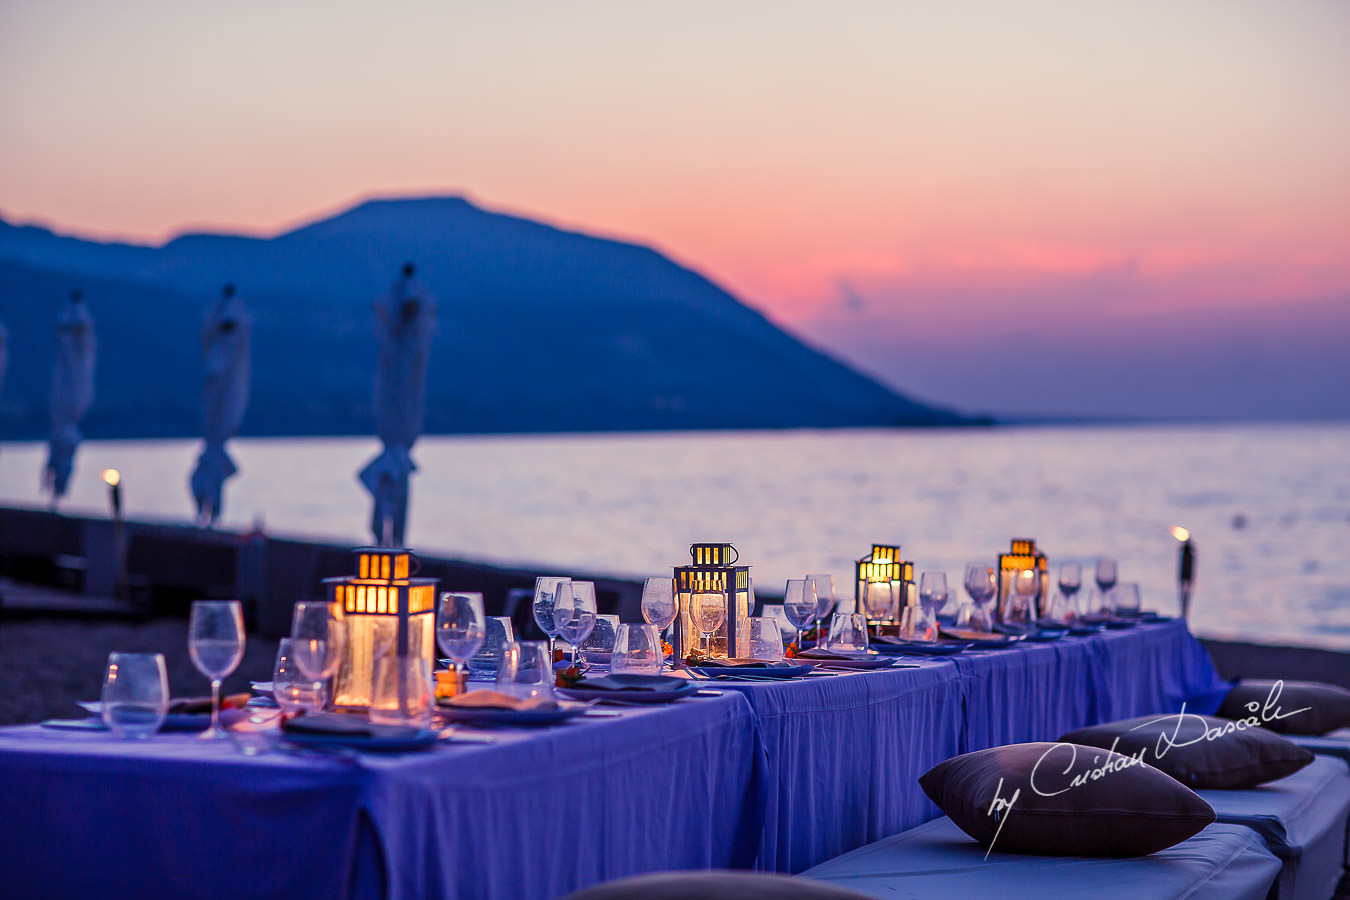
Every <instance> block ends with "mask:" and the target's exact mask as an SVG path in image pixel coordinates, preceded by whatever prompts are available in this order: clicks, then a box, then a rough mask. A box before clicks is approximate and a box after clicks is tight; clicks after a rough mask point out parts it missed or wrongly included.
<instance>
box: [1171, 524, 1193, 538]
mask: <svg viewBox="0 0 1350 900" xmlns="http://www.w3.org/2000/svg"><path fill="white" fill-rule="evenodd" d="M1172 537H1174V538H1176V539H1177V540H1179V541H1189V540H1190V539H1191V533H1190V532H1189V531H1187V530H1186V529H1185V528H1182V527H1181V526H1180V525H1173V526H1172Z"/></svg>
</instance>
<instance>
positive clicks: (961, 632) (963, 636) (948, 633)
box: [942, 628, 1021, 641]
mask: <svg viewBox="0 0 1350 900" xmlns="http://www.w3.org/2000/svg"><path fill="white" fill-rule="evenodd" d="M1020 633H1021V632H1019V634H1020ZM942 636H943V637H947V638H955V639H956V640H958V641H1001V640H1003V639H1004V638H1005V637H1007V634H999V633H998V632H994V631H972V630H970V629H968V628H944V629H942Z"/></svg>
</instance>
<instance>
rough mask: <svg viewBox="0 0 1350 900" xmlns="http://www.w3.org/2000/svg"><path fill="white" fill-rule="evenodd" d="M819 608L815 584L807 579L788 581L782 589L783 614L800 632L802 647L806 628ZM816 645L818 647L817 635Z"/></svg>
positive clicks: (813, 619)
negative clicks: (785, 614)
mask: <svg viewBox="0 0 1350 900" xmlns="http://www.w3.org/2000/svg"><path fill="white" fill-rule="evenodd" d="M819 608H820V607H819V605H818V601H817V599H816V585H815V582H813V581H811V580H810V579H809V578H789V579H788V582H787V587H785V588H784V589H783V612H785V613H787V617H788V621H789V622H791V623H792V625H793V627H794V628H796V629H797V630H798V631H799V632H801V637H800V641H801V643H802V645H805V644H806V626H808V625H810V624H811V623H812V622H813V621H815V618H816V611H817V610H818V609H819ZM816 645H817V646H819V645H820V638H819V636H818V635H817V638H816Z"/></svg>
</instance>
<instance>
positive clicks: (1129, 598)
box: [1111, 581, 1139, 617]
mask: <svg viewBox="0 0 1350 900" xmlns="http://www.w3.org/2000/svg"><path fill="white" fill-rule="evenodd" d="M1111 604H1112V608H1113V609H1114V610H1115V612H1116V614H1117V615H1121V616H1131V617H1132V616H1138V615H1139V585H1138V584H1136V583H1135V582H1133V581H1122V582H1121V583H1120V584H1118V585H1116V589H1115V590H1113V591H1112V592H1111Z"/></svg>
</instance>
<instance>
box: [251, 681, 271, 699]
mask: <svg viewBox="0 0 1350 900" xmlns="http://www.w3.org/2000/svg"><path fill="white" fill-rule="evenodd" d="M249 687H251V688H253V692H254V693H256V694H262V695H263V696H265V697H271V696H272V695H273V694H274V693H275V690H274V689H273V687H272V682H270V681H250V682H249Z"/></svg>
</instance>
